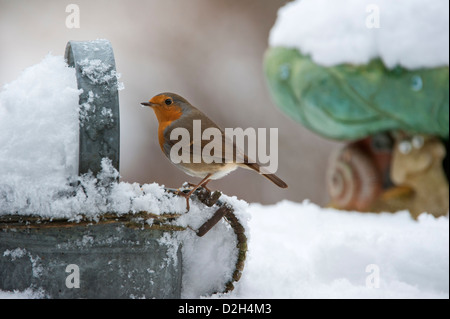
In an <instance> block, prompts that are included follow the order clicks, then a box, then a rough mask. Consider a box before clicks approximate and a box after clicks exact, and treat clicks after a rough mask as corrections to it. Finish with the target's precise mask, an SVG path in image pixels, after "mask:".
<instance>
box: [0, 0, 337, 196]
mask: <svg viewBox="0 0 450 319" xmlns="http://www.w3.org/2000/svg"><path fill="white" fill-rule="evenodd" d="M286 2H287V1H286V0H214V1H211V0H189V1H185V0H164V1H163V0H145V1H144V0H128V1H124V0H97V1H84V0H79V1H60V0H35V1H25V0H15V1H11V0H0V43H1V46H0V86H3V85H5V84H7V83H8V82H11V81H13V80H15V79H16V78H17V77H18V76H19V74H20V73H21V71H22V70H23V69H24V68H26V67H29V66H31V65H33V64H36V63H38V62H40V61H41V60H42V59H43V58H44V56H45V55H47V54H48V53H49V52H51V53H52V54H53V55H64V49H65V46H66V43H67V42H68V41H69V40H94V39H97V38H105V39H108V40H110V41H111V43H112V46H113V49H114V54H115V59H116V67H117V71H118V72H119V73H121V74H122V77H121V79H120V80H121V81H122V82H123V83H124V85H125V89H124V90H122V91H120V92H119V96H120V116H121V158H120V173H121V176H122V180H123V181H126V182H138V183H151V182H157V183H160V184H163V185H165V186H168V187H179V186H181V184H182V183H183V182H185V181H190V182H198V181H197V180H196V179H194V178H192V177H190V176H187V175H185V174H184V173H183V172H182V171H180V170H178V169H177V168H175V167H174V166H172V164H171V163H170V162H169V161H168V160H167V159H166V157H165V156H164V155H163V153H162V152H161V150H160V147H159V144H158V140H157V121H156V117H155V115H154V114H153V111H152V110H151V109H147V108H141V107H140V102H142V101H146V100H149V99H150V98H151V97H152V96H154V95H156V94H158V93H161V92H165V91H169V92H174V93H178V94H180V95H182V96H183V97H185V98H186V99H187V100H188V101H190V102H191V103H192V104H193V105H195V106H197V107H198V108H199V109H201V110H202V111H203V112H205V113H206V114H207V115H208V116H209V117H211V118H212V119H213V120H214V121H215V122H216V123H217V124H218V125H219V126H221V127H223V128H224V127H242V128H244V129H245V128H247V127H253V128H258V127H261V128H271V127H276V128H278V129H279V131H278V134H279V156H278V162H279V168H278V172H277V175H279V176H280V177H281V178H282V179H284V180H285V181H286V182H287V184H288V185H289V188H288V189H287V190H283V189H279V188H278V187H276V186H275V185H273V184H272V183H270V182H269V181H267V180H265V179H264V178H263V177H261V176H258V175H257V174H254V172H251V171H247V170H242V169H240V170H238V171H235V172H233V173H232V174H230V175H229V176H227V177H225V178H223V179H221V180H217V181H213V182H211V183H210V185H209V186H210V187H211V188H212V189H220V190H222V191H223V192H224V193H226V194H228V195H236V196H237V197H238V198H241V199H244V200H246V201H248V202H260V203H263V204H273V203H276V202H278V201H280V200H282V199H289V200H293V201H302V200H303V199H310V200H311V201H313V202H315V203H317V204H326V203H327V201H328V195H327V191H326V187H325V170H326V167H327V163H328V158H329V155H330V153H331V152H333V151H334V150H335V149H337V148H338V147H339V146H340V145H339V144H338V143H336V142H332V141H328V140H325V139H323V138H321V137H320V136H317V135H315V134H314V133H312V132H309V131H307V130H306V129H305V128H303V127H301V126H300V125H299V124H296V123H294V122H293V121H292V120H291V119H289V118H287V117H286V116H284V115H283V114H282V113H281V112H280V111H279V110H278V109H277V108H276V107H275V105H274V103H273V102H272V101H271V98H270V96H269V92H268V90H267V87H266V83H265V79H264V76H263V69H262V61H263V55H264V52H265V50H266V49H267V46H268V35H269V31H270V29H271V27H272V26H273V24H274V22H275V19H276V16H277V11H278V9H279V8H280V7H281V6H283V5H284V4H285V3H286ZM71 3H73V4H77V5H78V6H79V8H80V28H74V29H69V28H67V27H66V24H65V22H66V18H67V16H68V15H69V13H66V11H65V10H66V6H67V5H69V4H71Z"/></svg>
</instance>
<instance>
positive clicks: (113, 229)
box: [0, 222, 182, 298]
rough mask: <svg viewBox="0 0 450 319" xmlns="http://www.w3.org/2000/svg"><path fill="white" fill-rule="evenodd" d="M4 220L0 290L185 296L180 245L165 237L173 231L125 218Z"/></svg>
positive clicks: (53, 294)
mask: <svg viewBox="0 0 450 319" xmlns="http://www.w3.org/2000/svg"><path fill="white" fill-rule="evenodd" d="M0 224H1V223H0ZM0 226H2V227H0V290H4V291H13V290H19V291H23V290H25V289H27V288H32V289H33V290H41V291H42V292H43V293H44V295H45V297H48V298H143V297H145V298H180V295H181V280H182V257H181V245H175V244H167V243H161V242H160V239H161V238H162V237H163V236H164V234H165V233H166V234H167V235H169V236H170V235H171V234H172V233H173V231H167V230H155V229H146V228H140V227H128V226H126V225H125V224H124V223H120V222H111V223H94V224H89V223H82V224H77V223H70V222H50V223H48V224H44V225H39V224H31V223H29V222H23V225H22V226H17V224H16V225H10V226H8V223H3V224H1V225H0ZM165 242H170V241H165ZM74 265H75V266H74ZM75 268H77V272H76V271H74V269H75ZM75 277H77V278H75ZM77 280H78V282H79V288H77V287H74V284H76V283H77Z"/></svg>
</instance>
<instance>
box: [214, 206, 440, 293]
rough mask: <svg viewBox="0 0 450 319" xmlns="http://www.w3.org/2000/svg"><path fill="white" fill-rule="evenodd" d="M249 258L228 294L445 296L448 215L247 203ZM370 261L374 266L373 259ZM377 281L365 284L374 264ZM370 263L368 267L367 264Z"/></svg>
mask: <svg viewBox="0 0 450 319" xmlns="http://www.w3.org/2000/svg"><path fill="white" fill-rule="evenodd" d="M249 213H250V215H251V220H250V222H249V226H248V227H249V229H250V237H251V240H250V241H249V257H248V258H247V263H246V266H245V269H244V272H243V276H242V279H241V280H240V282H239V283H237V284H236V289H235V290H234V291H233V292H232V293H231V294H230V295H227V296H222V297H227V298H449V219H448V216H447V217H440V218H437V219H436V218H434V217H433V216H431V215H428V214H422V215H421V216H420V217H419V220H418V221H415V220H413V219H412V218H411V217H410V215H409V213H408V212H406V211H404V212H398V213H396V214H389V213H384V214H371V213H358V212H345V211H338V210H335V209H329V208H321V207H319V206H317V205H315V204H313V203H310V202H307V201H305V202H303V203H294V202H290V201H282V202H280V203H278V204H276V205H273V206H262V205H260V204H251V205H250V209H249ZM373 265H374V266H373ZM373 267H377V269H378V271H379V288H371V287H370V285H369V287H368V286H366V281H367V279H368V277H369V276H370V275H371V274H372V268H373ZM369 270H370V271H369Z"/></svg>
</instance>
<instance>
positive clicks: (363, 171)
mask: <svg viewBox="0 0 450 319" xmlns="http://www.w3.org/2000/svg"><path fill="white" fill-rule="evenodd" d="M327 187H328V192H329V195H330V197H331V203H332V205H334V206H335V207H337V208H339V209H347V210H359V211H365V210H367V209H369V208H370V205H371V204H372V203H373V202H374V200H375V199H376V198H377V197H378V196H379V194H380V193H381V191H382V178H381V174H380V172H379V170H378V168H377V166H376V164H375V161H374V159H373V158H372V156H371V153H370V152H368V151H367V150H366V149H365V148H364V147H363V146H362V145H360V144H358V143H352V144H349V145H347V146H345V147H344V148H343V149H341V150H339V151H338V152H336V153H335V154H334V156H333V157H332V158H331V162H330V165H329V167H328V171H327Z"/></svg>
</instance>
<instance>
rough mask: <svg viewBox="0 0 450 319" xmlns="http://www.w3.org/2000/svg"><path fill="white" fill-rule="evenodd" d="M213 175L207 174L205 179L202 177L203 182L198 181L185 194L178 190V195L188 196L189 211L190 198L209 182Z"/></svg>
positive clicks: (188, 207)
mask: <svg viewBox="0 0 450 319" xmlns="http://www.w3.org/2000/svg"><path fill="white" fill-rule="evenodd" d="M211 175H212V174H208V175H206V177H205V178H204V179H202V180H201V182H200V183H198V185H195V186H194V187H193V188H192V189H191V190H190V192H189V193H187V194H185V193H183V192H180V191H179V192H178V195H180V196H183V197H185V198H186V209H187V211H189V209H190V206H189V198H190V197H191V195H192V194H193V193H194V192H195V191H196V190H197V189H198V188H199V187H201V186H203V185H206V184H208V182H209V181H210V179H209V178H210V177H211Z"/></svg>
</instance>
